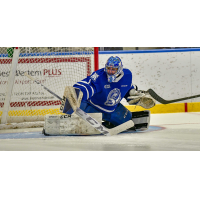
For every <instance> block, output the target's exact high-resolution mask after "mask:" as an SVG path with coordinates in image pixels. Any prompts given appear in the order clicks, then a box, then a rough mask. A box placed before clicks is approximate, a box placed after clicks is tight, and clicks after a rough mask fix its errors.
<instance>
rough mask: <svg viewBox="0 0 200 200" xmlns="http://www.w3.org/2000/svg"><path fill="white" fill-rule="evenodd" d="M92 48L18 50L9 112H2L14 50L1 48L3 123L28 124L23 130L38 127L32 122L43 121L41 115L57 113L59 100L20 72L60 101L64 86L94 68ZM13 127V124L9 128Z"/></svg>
mask: <svg viewBox="0 0 200 200" xmlns="http://www.w3.org/2000/svg"><path fill="white" fill-rule="evenodd" d="M95 48H97V47H20V48H19V52H20V53H19V56H18V61H17V64H16V71H15V76H14V82H13V85H12V92H11V95H10V102H9V109H8V110H5V108H4V105H5V102H6V101H8V100H7V99H6V98H7V90H8V85H9V82H10V81H9V74H10V72H11V68H12V62H13V59H14V58H13V53H14V48H7V47H5V48H3V47H1V48H0V116H1V119H2V115H3V112H4V115H5V113H6V123H7V124H8V123H21V122H29V123H26V126H27V127H30V126H34V127H37V126H41V123H39V125H37V123H36V121H43V120H44V116H45V115H47V114H60V113H59V107H60V103H61V101H60V100H58V99H57V98H56V97H55V96H53V95H52V94H50V93H49V92H47V91H46V90H45V89H44V88H43V87H41V86H40V85H39V84H37V83H35V82H34V81H33V80H31V79H29V78H28V77H27V76H25V75H24V73H27V74H28V75H30V76H31V77H33V78H34V79H36V80H38V81H39V82H40V83H41V84H43V85H45V86H46V87H47V88H48V89H50V90H51V91H53V92H54V93H56V94H57V95H58V96H60V97H61V98H62V96H63V92H64V88H65V86H73V84H75V83H76V82H77V81H80V80H82V79H84V78H86V76H88V75H90V74H91V73H92V72H93V71H95V69H97V66H96V67H95V66H94V49H95ZM4 118H5V116H4ZM1 123H2V120H1ZM3 124H5V120H4V122H3ZM17 126H18V125H16V124H15V125H14V127H13V126H12V128H15V127H17Z"/></svg>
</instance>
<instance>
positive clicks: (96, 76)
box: [90, 73, 99, 81]
mask: <svg viewBox="0 0 200 200" xmlns="http://www.w3.org/2000/svg"><path fill="white" fill-rule="evenodd" d="M98 77H99V75H98V74H97V73H94V74H93V75H92V76H90V78H91V79H92V80H93V81H96V79H97V78H98Z"/></svg>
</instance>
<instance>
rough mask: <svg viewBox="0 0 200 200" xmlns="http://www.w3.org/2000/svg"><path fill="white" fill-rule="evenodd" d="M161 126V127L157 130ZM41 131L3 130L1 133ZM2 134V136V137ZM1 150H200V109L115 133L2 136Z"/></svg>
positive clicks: (161, 116) (158, 116)
mask: <svg viewBox="0 0 200 200" xmlns="http://www.w3.org/2000/svg"><path fill="white" fill-rule="evenodd" d="M157 129H159V130H157ZM34 131H36V132H41V131H42V128H36V129H18V130H17V129H13V130H0V136H1V134H4V135H5V133H6V134H10V133H16V134H20V133H27V134H29V133H31V132H32V133H33V132H34ZM38 134H39V133H38ZM0 138H1V137H0ZM0 150H1V151H3V150H4V151H199V150H200V113H198V112H195V113H173V114H152V115H151V122H150V129H149V130H148V131H144V132H129V133H122V134H119V135H116V136H103V135H100V136H65V137H64V136H62V137H48V136H46V137H42V138H23V139H20V138H19V139H0Z"/></svg>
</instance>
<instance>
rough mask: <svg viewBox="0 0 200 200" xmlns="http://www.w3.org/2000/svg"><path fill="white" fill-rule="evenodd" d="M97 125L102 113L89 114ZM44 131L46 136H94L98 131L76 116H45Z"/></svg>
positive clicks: (100, 120)
mask: <svg viewBox="0 0 200 200" xmlns="http://www.w3.org/2000/svg"><path fill="white" fill-rule="evenodd" d="M90 115H91V117H93V118H94V119H96V120H97V121H98V122H99V123H101V122H102V113H90ZM44 131H45V134H47V135H96V134H100V133H99V131H97V130H96V129H94V128H93V127H92V126H91V125H90V124H88V123H87V122H86V121H84V120H82V119H81V118H80V117H78V116H77V115H71V116H70V115H46V116H45V125H44Z"/></svg>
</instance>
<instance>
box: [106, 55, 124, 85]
mask: <svg viewBox="0 0 200 200" xmlns="http://www.w3.org/2000/svg"><path fill="white" fill-rule="evenodd" d="M122 70H123V65H122V61H121V59H120V58H119V57H117V56H116V57H113V56H111V57H110V58H108V60H107V62H106V64H105V72H106V73H107V77H108V82H109V83H112V82H113V81H114V80H115V79H116V78H117V76H119V75H120V74H121V72H122ZM111 71H114V73H113V74H112V73H110V72H111Z"/></svg>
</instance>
